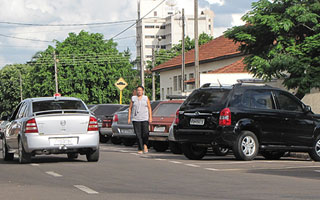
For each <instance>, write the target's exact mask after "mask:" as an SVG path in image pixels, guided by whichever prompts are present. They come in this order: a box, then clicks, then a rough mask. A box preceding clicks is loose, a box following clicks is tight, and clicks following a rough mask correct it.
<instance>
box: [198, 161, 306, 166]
mask: <svg viewBox="0 0 320 200" xmlns="http://www.w3.org/2000/svg"><path fill="white" fill-rule="evenodd" d="M302 162H304V161H294V160H292V161H286V160H278V161H267V160H266V161H255V160H253V161H249V162H248V161H235V162H233V161H226V162H217V160H203V161H202V162H195V163H192V164H196V165H229V164H236V165H238V164H255V163H280V164H281V163H302ZM307 162H309V161H307ZM309 163H310V162H309Z"/></svg>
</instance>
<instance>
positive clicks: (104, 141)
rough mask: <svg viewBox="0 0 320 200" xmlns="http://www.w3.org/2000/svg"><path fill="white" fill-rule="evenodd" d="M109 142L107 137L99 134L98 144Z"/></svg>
mask: <svg viewBox="0 0 320 200" xmlns="http://www.w3.org/2000/svg"><path fill="white" fill-rule="evenodd" d="M108 141H109V137H108V136H105V135H101V134H100V142H101V143H107V142H108Z"/></svg>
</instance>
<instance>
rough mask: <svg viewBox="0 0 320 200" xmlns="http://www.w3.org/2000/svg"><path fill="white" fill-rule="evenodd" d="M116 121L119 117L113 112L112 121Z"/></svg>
mask: <svg viewBox="0 0 320 200" xmlns="http://www.w3.org/2000/svg"><path fill="white" fill-rule="evenodd" d="M118 121H119V117H118V115H117V114H115V115H114V116H113V122H118Z"/></svg>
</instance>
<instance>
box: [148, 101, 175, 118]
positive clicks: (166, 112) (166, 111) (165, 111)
mask: <svg viewBox="0 0 320 200" xmlns="http://www.w3.org/2000/svg"><path fill="white" fill-rule="evenodd" d="M180 105H181V104H180V103H163V104H160V105H159V107H157V109H156V110H155V111H154V113H153V116H157V117H160V116H161V117H165V116H168V117H169V116H172V115H175V114H176V112H177V110H178V109H179V107H180Z"/></svg>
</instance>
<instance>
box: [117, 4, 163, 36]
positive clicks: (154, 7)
mask: <svg viewBox="0 0 320 200" xmlns="http://www.w3.org/2000/svg"><path fill="white" fill-rule="evenodd" d="M165 1H166V0H163V1H161V2H160V3H159V4H158V5H157V6H156V7H154V8H153V9H152V10H150V11H149V12H148V13H147V14H146V15H144V16H143V17H142V18H140V19H139V20H137V21H136V22H135V23H133V24H132V25H130V26H129V27H127V28H125V29H124V30H123V31H121V32H120V33H118V34H116V35H115V36H113V37H112V38H111V40H112V39H114V38H116V37H118V36H119V35H121V34H122V33H124V32H126V31H127V30H129V29H130V28H132V27H133V26H135V25H136V24H137V23H138V22H139V21H141V20H142V19H144V18H145V17H147V16H148V15H149V14H150V13H152V12H153V11H154V10H155V9H157V8H158V7H159V6H160V5H161V4H163V3H164V2H165Z"/></svg>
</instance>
